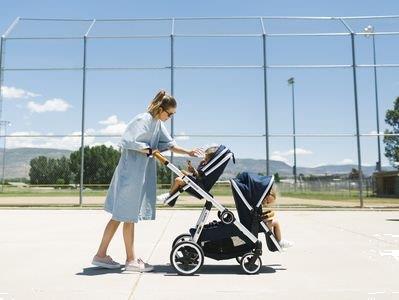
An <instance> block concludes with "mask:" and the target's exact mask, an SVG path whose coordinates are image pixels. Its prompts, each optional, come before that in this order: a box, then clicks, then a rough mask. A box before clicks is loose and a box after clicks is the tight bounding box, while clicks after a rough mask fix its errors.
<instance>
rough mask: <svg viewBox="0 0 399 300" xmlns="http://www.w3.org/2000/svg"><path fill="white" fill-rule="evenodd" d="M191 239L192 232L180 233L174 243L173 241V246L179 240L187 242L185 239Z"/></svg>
mask: <svg viewBox="0 0 399 300" xmlns="http://www.w3.org/2000/svg"><path fill="white" fill-rule="evenodd" d="M190 239H191V234H189V233H182V234H180V235H178V236H177V237H176V238H175V239H174V241H173V243H172V248H173V247H174V246H175V245H176V244H177V243H179V242H185V241H189V240H190Z"/></svg>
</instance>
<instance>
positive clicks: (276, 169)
mask: <svg viewBox="0 0 399 300" xmlns="http://www.w3.org/2000/svg"><path fill="white" fill-rule="evenodd" d="M71 152H72V151H71V150H60V149H47V148H13V149H6V158H5V170H4V173H5V175H4V177H5V178H28V177H29V168H30V166H29V162H30V160H31V159H32V158H35V157H37V156H47V157H51V158H60V157H62V156H66V157H69V155H70V153H71ZM190 160H191V161H192V163H193V165H194V166H196V165H197V164H198V163H199V160H200V159H199V158H190ZM2 162H3V151H2V149H1V150H0V164H1V165H2ZM186 162H187V158H186V157H174V161H173V163H174V164H175V165H177V166H181V167H183V168H185V166H186ZM352 169H357V165H354V164H347V165H324V166H318V167H314V168H310V167H298V168H297V174H301V173H302V174H304V175H325V174H349V173H350V172H351V170H352ZM383 169H384V170H389V171H391V170H394V169H393V168H392V167H384V168H383ZM265 170H266V161H265V160H264V159H248V158H237V159H236V163H235V164H233V163H232V162H230V163H229V164H228V166H227V167H226V170H225V172H224V173H223V175H222V177H221V179H228V178H232V177H235V176H236V175H237V174H238V173H239V172H243V171H248V172H254V173H265ZM362 170H363V173H364V174H365V176H370V175H371V174H372V173H373V172H374V170H375V168H374V166H363V167H362ZM0 171H1V170H0ZM270 171H271V173H273V174H274V173H279V175H280V176H291V175H292V166H290V165H288V164H286V163H284V162H282V161H276V160H271V161H270Z"/></svg>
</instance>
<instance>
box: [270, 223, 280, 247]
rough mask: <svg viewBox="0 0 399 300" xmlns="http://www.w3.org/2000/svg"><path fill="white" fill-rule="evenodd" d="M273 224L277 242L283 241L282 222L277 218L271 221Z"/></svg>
mask: <svg viewBox="0 0 399 300" xmlns="http://www.w3.org/2000/svg"><path fill="white" fill-rule="evenodd" d="M271 226H272V227H273V234H274V236H275V237H276V239H277V242H280V241H281V228H280V223H279V222H278V221H277V220H276V219H275V220H273V221H271Z"/></svg>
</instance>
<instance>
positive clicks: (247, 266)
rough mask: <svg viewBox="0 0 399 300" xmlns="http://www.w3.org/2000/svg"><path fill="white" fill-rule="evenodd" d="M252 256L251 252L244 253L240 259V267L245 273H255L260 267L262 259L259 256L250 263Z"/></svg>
mask: <svg viewBox="0 0 399 300" xmlns="http://www.w3.org/2000/svg"><path fill="white" fill-rule="evenodd" d="M253 257H254V254H253V253H247V254H245V255H244V256H243V257H242V259H241V268H242V269H243V270H244V272H245V273H247V274H251V275H252V274H257V273H259V271H260V268H261V267H262V260H261V258H260V257H257V258H256V259H255V261H254V262H253V263H251V260H252V258H253Z"/></svg>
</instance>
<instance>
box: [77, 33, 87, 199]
mask: <svg viewBox="0 0 399 300" xmlns="http://www.w3.org/2000/svg"><path fill="white" fill-rule="evenodd" d="M86 50H87V36H86V35H85V36H84V37H83V78H82V130H81V143H80V156H81V157H80V187H79V206H82V204H83V178H84V174H83V172H84V145H85V134H84V132H85V105H86Z"/></svg>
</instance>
